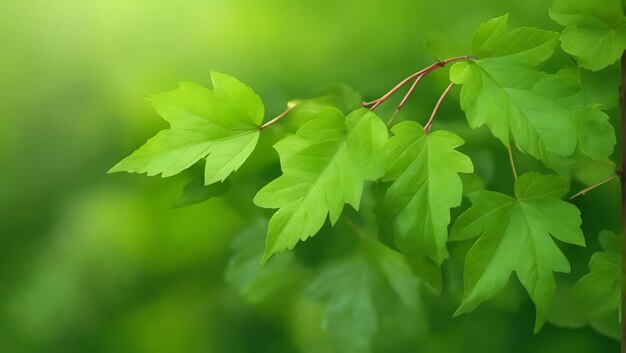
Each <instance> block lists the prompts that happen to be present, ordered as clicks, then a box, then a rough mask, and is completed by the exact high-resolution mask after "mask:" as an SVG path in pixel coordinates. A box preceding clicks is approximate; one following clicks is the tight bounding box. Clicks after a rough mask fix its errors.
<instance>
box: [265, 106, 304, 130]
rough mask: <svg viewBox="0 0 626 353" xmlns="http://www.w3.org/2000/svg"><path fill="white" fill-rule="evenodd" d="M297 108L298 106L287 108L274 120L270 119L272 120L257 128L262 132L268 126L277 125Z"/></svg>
mask: <svg viewBox="0 0 626 353" xmlns="http://www.w3.org/2000/svg"><path fill="white" fill-rule="evenodd" d="M297 106H298V104H294V105H292V106H290V107H287V109H286V110H285V111H284V112H282V113H280V114H279V115H278V116H277V117H275V118H274V119H272V120H270V121H268V122H266V123H265V124H263V125H261V126H259V130H263V129H265V128H266V127H268V126H271V125H273V124H275V123H277V122H278V121H279V120H280V119H282V118H284V117H285V116H287V114H289V112H291V111H292V110H293V109H294V108H295V107H297Z"/></svg>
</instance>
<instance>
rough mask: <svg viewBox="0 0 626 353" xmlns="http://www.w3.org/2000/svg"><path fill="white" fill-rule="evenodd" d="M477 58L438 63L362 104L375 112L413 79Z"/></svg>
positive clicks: (461, 57) (450, 59) (466, 57)
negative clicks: (457, 62) (455, 62)
mask: <svg viewBox="0 0 626 353" xmlns="http://www.w3.org/2000/svg"><path fill="white" fill-rule="evenodd" d="M475 58H476V57H475V56H470V55H463V56H455V57H453V58H449V59H446V60H441V61H438V62H436V63H434V64H432V65H430V66H428V67H426V68H424V69H422V70H420V71H418V72H416V73H414V74H412V75H410V76H409V77H407V78H405V79H404V80H402V81H400V83H398V84H397V85H396V86H395V87H394V88H392V89H391V90H389V92H387V93H385V94H384V95H383V96H382V97H380V98H378V99H375V100H373V101H370V102H363V103H361V105H363V106H364V107H367V106H370V105H371V106H372V107H370V110H374V109H376V108H378V106H380V105H381V104H383V102H385V101H386V100H387V99H388V98H389V97H391V96H392V95H393V94H394V93H396V92H397V91H398V90H399V89H400V88H402V87H403V86H404V85H405V84H407V83H408V82H409V81H411V80H413V79H417V77H419V76H425V75H427V74H428V73H430V72H432V71H435V70H437V69H439V68H441V67H444V66H446V65H447V64H449V63H451V62H453V61H459V60H470V59H475Z"/></svg>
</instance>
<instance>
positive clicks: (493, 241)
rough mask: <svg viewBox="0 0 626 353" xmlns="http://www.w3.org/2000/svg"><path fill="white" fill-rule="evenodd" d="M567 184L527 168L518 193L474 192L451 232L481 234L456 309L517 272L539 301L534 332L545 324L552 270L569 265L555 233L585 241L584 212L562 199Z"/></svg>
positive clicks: (470, 305)
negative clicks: (582, 217)
mask: <svg viewBox="0 0 626 353" xmlns="http://www.w3.org/2000/svg"><path fill="white" fill-rule="evenodd" d="M568 188H569V186H568V183H567V181H566V180H565V179H564V178H561V177H559V176H555V175H542V174H539V173H526V174H524V175H522V176H520V177H519V178H518V179H517V180H516V182H515V198H513V197H510V196H508V195H504V194H500V193H497V192H491V191H478V192H476V193H474V194H472V195H470V200H471V201H472V204H473V206H472V207H471V208H470V209H468V210H467V211H466V212H464V213H463V214H462V215H461V216H459V218H458V219H457V221H456V222H455V224H454V226H453V227H452V230H451V233H450V240H451V241H460V240H467V239H471V238H475V237H478V240H476V242H475V243H474V245H473V246H472V247H471V249H470V250H469V251H468V253H467V258H466V261H465V272H464V282H465V285H464V287H465V291H464V295H463V302H462V304H461V306H460V307H459V308H458V309H457V311H456V315H458V314H461V313H465V312H469V311H471V310H473V309H474V308H475V307H476V306H478V305H479V304H480V303H481V302H482V301H484V300H487V299H490V298H492V297H493V296H494V295H496V294H497V293H498V292H500V291H501V290H502V288H504V286H505V284H506V283H507V281H508V280H509V277H510V275H511V273H512V272H515V273H516V274H517V277H518V278H519V280H520V282H521V283H522V285H523V286H524V288H526V291H527V292H528V294H529V295H530V297H531V299H532V300H533V302H534V303H535V307H536V322H535V332H536V331H538V330H539V329H540V328H541V326H542V325H543V323H544V321H545V319H546V315H547V314H548V312H549V310H550V306H551V302H552V298H553V296H554V289H555V286H556V284H555V280H554V275H553V272H569V271H570V266H569V262H568V261H567V259H566V258H565V256H564V255H563V253H562V252H561V250H559V248H558V247H557V245H556V244H555V242H554V240H553V239H552V237H554V238H556V239H558V240H560V241H562V242H566V243H570V244H575V245H581V246H584V244H585V239H584V237H583V234H582V231H581V230H580V224H581V219H580V212H579V211H578V209H577V208H576V207H575V206H574V205H572V204H569V203H567V202H564V201H561V200H560V198H561V197H562V196H563V195H564V194H565V193H566V192H567V191H568ZM551 236H552V237H551Z"/></svg>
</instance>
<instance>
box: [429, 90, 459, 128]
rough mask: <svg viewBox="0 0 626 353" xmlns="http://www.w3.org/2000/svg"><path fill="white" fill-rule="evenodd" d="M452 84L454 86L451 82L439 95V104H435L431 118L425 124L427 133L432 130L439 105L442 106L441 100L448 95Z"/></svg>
mask: <svg viewBox="0 0 626 353" xmlns="http://www.w3.org/2000/svg"><path fill="white" fill-rule="evenodd" d="M452 86H454V83H452V82H450V84H449V85H448V87H446V90H445V91H443V93H442V94H441V97H439V100H438V101H437V104H436V105H435V108H434V109H433V112H432V113H431V114H430V118H429V119H428V122H427V123H426V125H424V132H425V133H428V131H430V127H431V126H432V125H433V121H434V120H435V115H437V111H438V110H439V107H440V106H441V102H443V99H444V98H446V96H447V95H448V92H450V90H451V89H452Z"/></svg>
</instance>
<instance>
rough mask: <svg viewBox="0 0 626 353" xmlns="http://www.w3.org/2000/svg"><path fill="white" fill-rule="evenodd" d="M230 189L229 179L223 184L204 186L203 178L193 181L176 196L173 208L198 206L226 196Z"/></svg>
mask: <svg viewBox="0 0 626 353" xmlns="http://www.w3.org/2000/svg"><path fill="white" fill-rule="evenodd" d="M229 189H230V182H229V181H228V179H226V181H224V182H223V183H215V184H211V185H204V181H203V180H202V178H197V179H193V180H192V181H190V182H189V183H187V185H185V186H184V187H183V190H182V191H181V192H180V193H179V194H178V196H176V199H175V200H174V203H173V204H172V208H181V207H184V206H189V205H193V204H197V203H200V202H203V201H206V200H208V199H211V198H213V197H218V196H221V195H223V194H225V193H226V192H227V191H228V190H229Z"/></svg>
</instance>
